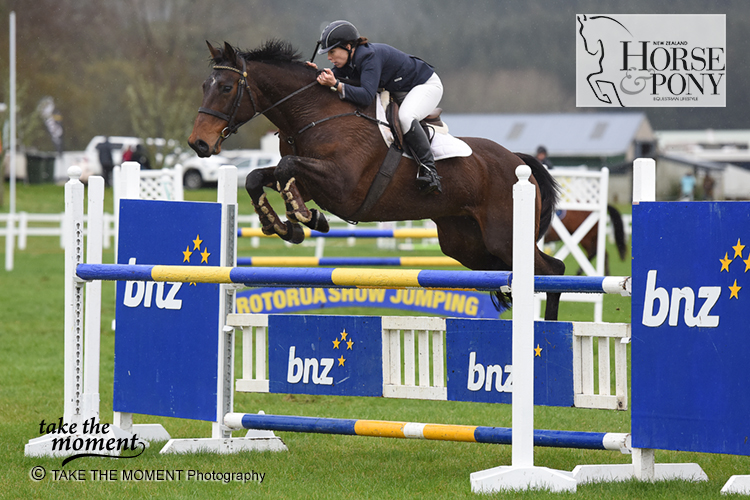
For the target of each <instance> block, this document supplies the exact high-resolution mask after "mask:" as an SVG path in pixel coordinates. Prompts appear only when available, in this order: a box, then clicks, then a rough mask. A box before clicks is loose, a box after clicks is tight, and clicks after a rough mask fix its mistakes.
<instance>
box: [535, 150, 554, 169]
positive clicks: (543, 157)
mask: <svg viewBox="0 0 750 500" xmlns="http://www.w3.org/2000/svg"><path fill="white" fill-rule="evenodd" d="M536 159H537V160H539V163H541V164H542V165H544V166H545V167H547V168H548V169H549V168H552V167H554V165H553V164H552V162H551V161H550V160H549V158H548V157H547V148H545V147H544V146H539V147H538V148H536Z"/></svg>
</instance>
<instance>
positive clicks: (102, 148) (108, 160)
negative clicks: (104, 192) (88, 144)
mask: <svg viewBox="0 0 750 500" xmlns="http://www.w3.org/2000/svg"><path fill="white" fill-rule="evenodd" d="M96 149H98V150H99V163H101V165H102V176H104V183H105V184H106V185H107V186H110V185H111V184H112V170H113V169H114V168H115V163H114V161H113V160H112V143H111V142H109V137H105V138H104V142H102V143H100V144H97V146H96Z"/></svg>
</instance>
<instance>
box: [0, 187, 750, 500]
mask: <svg viewBox="0 0 750 500" xmlns="http://www.w3.org/2000/svg"><path fill="white" fill-rule="evenodd" d="M214 193H215V191H213V190H208V189H207V190H200V191H191V192H187V194H186V197H187V198H188V199H191V200H205V201H211V200H213V197H214V196H215V194H214ZM18 195H19V196H18V210H19V211H20V210H26V211H29V212H47V213H49V212H57V211H62V208H63V203H62V188H61V187H58V186H48V185H43V186H25V185H19V189H18ZM110 196H111V191H109V190H108V191H107V201H105V207H111V201H110V200H111V198H109V197H110ZM6 200H7V192H6ZM6 204H7V201H6ZM625 208H627V207H625ZM250 210H251V208H250V204H249V201H248V200H247V197H246V196H243V195H242V193H240V212H241V213H250ZM262 242H263V243H262V248H259V249H255V250H252V249H250V246H249V240H247V239H246V240H240V243H239V247H240V252H241V254H243V255H247V254H249V253H251V252H253V253H255V254H256V255H271V254H274V255H312V254H313V252H314V250H313V249H312V248H310V247H290V246H288V245H285V244H283V243H281V242H279V241H278V240H266V239H264V240H262ZM0 251H4V245H3V246H1V247H0ZM424 253H426V254H431V255H437V252H433V253H429V252H424ZM378 254H381V255H394V254H395V252H385V251H380V252H379V251H378V250H377V249H376V248H375V244H374V241H372V240H370V241H369V242H368V241H364V240H360V242H358V243H357V246H356V247H348V246H347V245H346V243H345V241H339V240H328V241H327V242H326V255H378ZM611 255H613V256H614V255H616V254H615V253H612V251H611ZM112 258H113V257H112V252H111V251H109V252H105V261H109V262H111V261H112ZM2 259H4V255H3V254H1V253H0V261H2ZM611 264H612V268H613V274H623V275H627V274H629V272H630V270H629V261H626V262H624V263H623V262H620V261H619V260H618V259H617V258H616V257H615V258H613V259H612V261H611ZM15 267H16V268H15V270H14V271H12V272H10V273H6V272H4V271H2V273H3V274H2V275H0V276H2V278H0V283H2V286H0V342H1V345H2V348H0V456H1V457H2V464H3V466H4V467H3V469H2V472H0V475H1V476H2V486H1V487H0V498H56V499H68V498H71V499H73V498H75V499H77V498H81V497H86V498H103V497H112V496H116V497H120V496H125V495H127V496H133V497H153V498H209V499H210V498H226V497H227V496H239V497H246V496H256V495H257V496H263V497H268V498H379V499H380V498H414V497H425V498H474V497H475V496H474V495H473V494H472V493H471V488H470V484H469V474H471V473H472V472H474V471H478V470H482V469H487V468H491V467H495V466H498V465H509V464H510V463H511V448H510V447H509V446H497V445H487V444H469V443H447V442H436V441H417V440H398V439H376V438H366V437H351V436H328V435H316V434H299V433H279V435H280V436H281V438H282V439H283V440H284V442H285V443H286V444H287V446H288V447H289V452H282V453H271V452H264V453H239V454H235V455H213V454H195V455H160V454H159V450H160V449H161V447H162V444H163V443H153V444H152V446H151V447H150V448H148V449H147V450H146V451H145V452H144V453H143V454H142V455H141V456H138V457H137V458H133V459H127V460H126V459H111V458H80V459H77V460H75V461H73V462H71V463H69V464H67V465H66V466H65V467H64V468H63V467H61V462H62V459H61V458H28V457H25V456H24V455H23V448H24V445H25V444H26V443H27V442H28V440H29V439H31V438H33V437H37V436H38V435H39V424H40V421H41V420H42V419H44V420H46V421H48V422H49V421H51V420H56V419H57V418H59V417H60V416H61V415H62V409H63V408H62V399H63V386H62V384H63V328H62V324H63V306H62V304H63V289H62V284H63V282H62V270H63V259H62V250H60V248H59V241H58V239H57V238H39V237H33V238H29V240H28V248H27V249H26V250H25V251H23V252H17V253H16V257H15ZM568 267H569V268H570V269H573V267H572V265H569V266H568ZM102 305H103V317H102V332H103V334H102V349H101V415H102V421H103V422H111V418H112V372H113V366H114V354H113V348H114V334H113V333H112V332H111V330H110V329H109V324H110V322H111V319H112V318H113V316H114V284H112V283H105V284H104V286H103V302H102ZM604 310H605V313H604V317H605V320H606V321H618V322H620V321H628V320H629V316H630V302H629V299H627V298H623V297H617V296H606V297H605V307H604ZM331 311H333V312H338V313H349V314H373V313H384V312H385V313H387V314H411V313H407V312H405V311H377V310H372V309H364V308H362V309H348V310H331ZM331 311H328V312H331ZM592 311H593V307H592V306H591V305H589V304H570V303H565V304H563V305H562V306H561V319H575V320H590V318H591V317H592ZM236 359H237V373H238V374H239V373H240V371H239V370H240V361H239V360H240V359H241V358H240V356H239V355H238V356H237V358H236ZM235 409H236V410H237V411H246V412H257V411H258V410H263V411H265V412H266V413H279V414H288V415H307V416H324V417H339V418H368V419H385V420H404V421H419V422H435V423H450V424H471V425H487V426H510V425H511V408H510V406H509V405H493V404H484V403H458V402H436V401H405V400H396V399H383V398H357V397H330V396H307V395H279V394H246V393H237V394H236V399H235ZM136 422H141V423H144V422H149V423H152V422H154V423H162V424H163V425H164V426H165V427H166V428H167V429H168V430H169V432H170V433H171V434H172V436H173V437H176V438H180V437H184V438H189V437H207V436H209V435H210V424H208V423H205V422H195V421H189V420H183V419H172V418H163V417H151V416H136ZM535 425H536V427H537V428H544V429H558V430H579V431H597V432H601V431H610V432H627V431H628V430H629V428H630V413H629V412H627V411H625V412H615V411H604V410H584V409H574V408H555V407H536V408H535ZM656 458H657V461H658V462H663V463H664V462H697V463H698V464H700V465H701V466H702V467H703V469H704V470H705V472H706V473H707V474H708V476H709V481H708V482H705V483H684V482H679V481H670V482H659V483H640V482H637V481H628V482H624V483H615V484H590V485H582V486H579V487H578V492H577V493H576V494H575V495H571V494H559V495H555V496H559V497H561V498H567V497H570V498H573V497H575V498H583V499H600V498H601V499H603V498H607V499H609V498H615V497H617V498H623V499H630V498H632V499H660V498H668V499H674V498H688V499H698V498H701V499H702V498H721V495H720V494H719V491H720V489H721V487H722V486H723V484H724V483H725V482H726V480H727V479H728V478H729V477H730V476H731V475H733V474H747V473H750V459H748V457H736V456H726V455H714V454H702V453H685V452H672V451H657V453H656ZM629 462H630V457H629V456H627V455H622V454H620V453H617V452H610V451H591V450H574V449H557V448H536V449H535V463H536V464H537V465H540V466H546V467H550V468H554V469H560V470H572V469H573V468H574V467H575V466H576V465H579V464H597V463H629ZM34 466H42V467H44V468H45V469H46V471H47V477H45V479H43V480H42V481H39V482H35V481H32V480H31V479H30V476H29V472H30V470H31V469H32V467H34ZM63 469H64V470H65V471H68V472H69V471H76V470H84V471H86V472H85V473H84V474H85V476H84V477H85V478H86V480H85V481H83V482H80V481H62V480H53V479H52V476H53V474H54V472H53V471H55V470H58V471H59V470H63ZM92 470H115V471H129V472H132V471H135V470H141V471H155V470H169V471H176V470H182V471H184V472H183V474H187V471H189V470H194V471H200V472H211V471H215V472H221V473H224V472H253V471H255V472H257V473H263V474H265V477H264V480H263V482H262V483H260V484H259V483H258V482H250V483H246V484H242V483H236V482H231V483H229V484H223V483H221V482H206V481H203V482H201V481H187V480H184V477H183V480H181V481H163V482H147V481H138V482H137V481H129V482H128V481H122V480H118V481H112V482H108V481H93V480H92V479H91V476H90V474H91V472H90V471H92ZM116 475H117V477H118V478H119V477H120V476H119V472H116ZM549 496H550V494H548V493H546V492H522V493H507V494H498V495H495V497H497V498H531V499H535V498H548V497H549Z"/></svg>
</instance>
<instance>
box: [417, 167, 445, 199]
mask: <svg viewBox="0 0 750 500" xmlns="http://www.w3.org/2000/svg"><path fill="white" fill-rule="evenodd" d="M440 179H441V177H440V176H439V175H438V174H437V172H436V171H435V170H432V169H430V168H427V167H425V166H420V168H419V175H417V185H418V186H419V190H420V191H421V192H422V194H430V193H432V192H433V191H437V192H438V193H442V192H443V187H442V186H441V185H440Z"/></svg>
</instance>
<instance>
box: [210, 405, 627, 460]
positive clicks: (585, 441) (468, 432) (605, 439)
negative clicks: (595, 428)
mask: <svg viewBox="0 0 750 500" xmlns="http://www.w3.org/2000/svg"><path fill="white" fill-rule="evenodd" d="M224 425H226V426H227V427H229V428H231V429H243V428H244V429H255V430H267V431H285V432H304V433H315V434H342V435H348V436H370V437H389V438H402V439H429V440H436V441H462V442H469V443H490V444H512V443H511V441H512V439H511V438H512V429H510V428H509V427H483V426H474V425H444V424H420V423H414V422H391V421H385V420H361V419H344V418H319V417H294V416H286V415H265V414H257V415H256V414H252V413H228V414H227V415H226V416H225V417H224ZM629 437H630V434H624V433H612V432H576V431H550V430H539V429H536V430H534V445H535V446H547V447H555V448H581V449H588V450H616V451H624V450H627V449H628V448H629V439H628V438H629Z"/></svg>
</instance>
